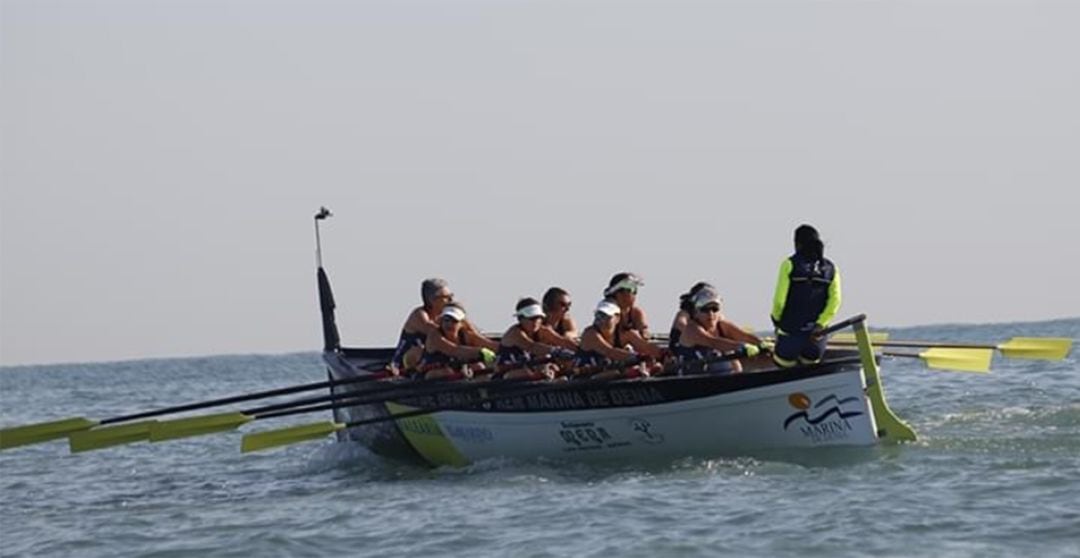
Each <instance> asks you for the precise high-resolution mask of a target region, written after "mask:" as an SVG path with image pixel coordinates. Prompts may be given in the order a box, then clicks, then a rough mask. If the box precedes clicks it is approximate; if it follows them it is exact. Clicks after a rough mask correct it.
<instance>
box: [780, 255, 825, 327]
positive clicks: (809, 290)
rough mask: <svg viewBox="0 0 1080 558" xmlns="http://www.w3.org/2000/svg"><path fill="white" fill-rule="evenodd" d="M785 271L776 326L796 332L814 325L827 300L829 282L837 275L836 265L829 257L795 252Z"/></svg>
mask: <svg viewBox="0 0 1080 558" xmlns="http://www.w3.org/2000/svg"><path fill="white" fill-rule="evenodd" d="M788 259H789V260H791V274H790V275H788V279H789V281H790V284H789V286H788V293H787V300H785V301H784V313H783V314H782V315H781V316H780V320H779V321H778V322H777V323H776V326H777V327H778V328H780V330H781V331H783V332H784V333H788V334H797V333H799V332H804V331H807V330H809V329H811V328H812V327H813V324H814V323H815V322H817V319H818V317H819V316H821V313H822V312H823V311H824V310H825V306H826V305H827V304H828V303H829V285H831V284H832V282H833V279H834V278H835V277H836V266H835V265H833V263H832V262H831V261H829V259H828V258H815V257H813V256H810V255H806V254H799V253H796V254H795V255H794V256H791V257H790V258H788Z"/></svg>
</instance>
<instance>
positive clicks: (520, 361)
mask: <svg viewBox="0 0 1080 558" xmlns="http://www.w3.org/2000/svg"><path fill="white" fill-rule="evenodd" d="M514 310H515V311H514V316H516V317H517V323H516V324H514V325H512V326H510V328H509V329H507V330H506V333H503V335H502V339H501V340H500V342H499V350H498V353H497V356H496V360H495V363H496V368H495V370H496V374H501V375H502V377H503V378H505V379H508V380H517V379H531V380H539V379H541V378H554V377H555V372H557V371H558V367H557V366H556V365H555V364H552V363H550V362H549V363H533V361H534V360H535V359H536V358H537V357H543V356H552V357H561V358H568V357H571V356H573V353H570V352H569V351H568V350H566V349H563V348H561V347H556V346H553V345H548V344H545V343H542V342H540V340H539V333H540V331H542V329H543V326H542V323H543V319H544V316H545V315H544V310H543V309H542V308H541V307H540V303H539V302H538V301H537V300H536V299H535V298H523V299H521V300H519V301H518V303H517V306H516V307H515V309H514Z"/></svg>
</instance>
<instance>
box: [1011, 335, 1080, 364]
mask: <svg viewBox="0 0 1080 558" xmlns="http://www.w3.org/2000/svg"><path fill="white" fill-rule="evenodd" d="M1072 344H1073V340H1072V339H1069V338H1066V337H1013V338H1012V339H1009V340H1008V341H1006V342H1004V343H1002V344H1000V345H998V350H999V351H1001V354H1003V355H1005V356H1006V357H1009V358H1030V359H1037V360H1061V359H1063V358H1065V357H1067V356H1069V350H1071V349H1072Z"/></svg>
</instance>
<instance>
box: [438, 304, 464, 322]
mask: <svg viewBox="0 0 1080 558" xmlns="http://www.w3.org/2000/svg"><path fill="white" fill-rule="evenodd" d="M439 317H440V318H450V319H452V320H454V321H455V322H460V321H463V320H464V319H465V311H464V310H462V309H461V308H458V307H457V306H447V307H446V308H443V311H442V314H439Z"/></svg>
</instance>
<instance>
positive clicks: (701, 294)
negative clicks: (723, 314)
mask: <svg viewBox="0 0 1080 558" xmlns="http://www.w3.org/2000/svg"><path fill="white" fill-rule="evenodd" d="M691 300H693V302H694V308H697V309H701V308H704V307H705V306H708V305H709V304H712V303H716V304H720V295H719V294H717V292H716V291H714V290H713V289H709V288H704V289H701V290H700V291H698V292H697V293H695V294H694V298H693V299H691Z"/></svg>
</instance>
